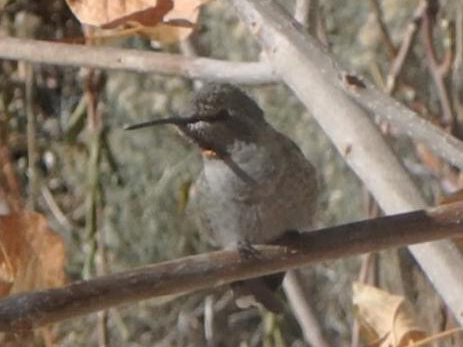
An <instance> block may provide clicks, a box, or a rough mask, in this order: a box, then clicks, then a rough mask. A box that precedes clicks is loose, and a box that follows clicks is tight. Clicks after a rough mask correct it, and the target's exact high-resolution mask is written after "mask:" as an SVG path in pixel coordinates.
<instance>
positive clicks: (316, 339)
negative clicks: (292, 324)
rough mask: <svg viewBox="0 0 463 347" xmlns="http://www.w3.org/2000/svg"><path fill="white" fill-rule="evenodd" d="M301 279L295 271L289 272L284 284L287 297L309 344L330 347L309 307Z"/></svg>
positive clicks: (315, 346)
mask: <svg viewBox="0 0 463 347" xmlns="http://www.w3.org/2000/svg"><path fill="white" fill-rule="evenodd" d="M300 277H301V276H300V274H299V273H298V272H297V271H295V270H292V271H288V272H287V274H286V277H285V280H284V282H283V288H284V290H285V293H286V296H287V297H288V300H289V303H290V305H291V308H292V310H293V312H294V315H295V317H296V319H297V321H298V322H299V325H300V326H301V329H302V333H303V335H304V339H305V341H306V342H307V344H308V345H310V346H313V347H329V346H330V345H329V343H328V342H327V341H326V340H325V338H324V337H323V334H322V329H321V328H320V324H319V323H318V320H317V318H316V316H315V313H314V312H313V309H312V307H311V306H310V305H309V302H308V300H307V296H306V295H305V294H304V292H303V287H302V283H301V279H300ZM300 303H302V305H301V304H300Z"/></svg>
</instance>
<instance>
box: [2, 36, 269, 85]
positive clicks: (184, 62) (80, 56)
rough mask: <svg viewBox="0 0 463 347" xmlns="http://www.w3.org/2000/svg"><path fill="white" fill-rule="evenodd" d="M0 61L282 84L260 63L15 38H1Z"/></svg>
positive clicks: (235, 81)
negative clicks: (19, 61)
mask: <svg viewBox="0 0 463 347" xmlns="http://www.w3.org/2000/svg"><path fill="white" fill-rule="evenodd" d="M0 58H3V59H13V60H24V61H29V62H33V63H46V64H56V65H65V66H85V67H93V68H101V69H116V70H128V71H134V72H142V73H158V74H161V75H173V76H181V77H186V78H193V79H195V78H198V79H202V80H210V81H227V82H234V83H241V84H262V83H271V82H275V81H277V80H278V78H277V77H276V76H275V74H274V73H273V71H272V69H271V68H270V66H269V65H268V64H265V63H259V62H249V63H247V62H246V63H240V62H230V61H224V60H217V59H209V58H195V57H185V56H181V55H178V54H168V53H157V52H148V51H140V50H135V49H121V48H109V47H94V46H93V47H90V46H81V45H70V44H65V43H53V42H45V41H36V40H21V39H15V38H11V37H2V38H0Z"/></svg>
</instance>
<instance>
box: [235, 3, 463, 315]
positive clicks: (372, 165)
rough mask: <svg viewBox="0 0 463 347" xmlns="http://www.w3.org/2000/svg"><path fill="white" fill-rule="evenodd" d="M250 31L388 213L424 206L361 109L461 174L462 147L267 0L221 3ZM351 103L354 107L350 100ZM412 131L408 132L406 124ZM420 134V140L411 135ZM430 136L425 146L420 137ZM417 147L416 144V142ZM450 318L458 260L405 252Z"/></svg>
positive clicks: (462, 300)
mask: <svg viewBox="0 0 463 347" xmlns="http://www.w3.org/2000/svg"><path fill="white" fill-rule="evenodd" d="M229 1H230V2H231V3H233V5H234V6H235V8H236V9H237V11H238V12H239V14H240V15H241V17H242V18H243V19H244V21H245V22H246V23H247V24H248V26H249V27H250V28H251V29H252V30H254V32H255V33H256V35H257V38H258V39H259V42H260V43H261V45H262V47H263V48H264V50H265V51H266V53H267V56H268V60H269V62H270V63H271V64H272V65H273V67H274V68H275V70H276V71H277V72H278V73H279V74H280V75H281V78H282V79H283V81H284V82H285V83H286V84H287V85H288V86H289V87H290V88H291V89H292V90H293V91H294V93H295V94H296V95H297V96H298V97H299V99H300V100H301V101H302V102H303V103H304V105H305V106H306V107H307V109H308V110H309V111H310V112H311V113H312V114H313V116H314V117H315V118H316V119H317V121H318V122H319V123H320V125H321V126H322V128H323V129H324V131H325V132H326V134H327V135H328V136H329V137H330V139H331V140H332V141H333V143H334V145H335V146H336V147H337V149H338V150H339V152H340V153H341V155H343V157H344V158H345V160H346V161H347V163H348V164H349V165H350V167H351V168H352V169H353V170H354V171H355V173H356V174H357V175H358V176H359V177H360V178H361V179H362V181H363V182H364V183H365V186H366V187H367V188H368V190H369V191H370V192H371V193H372V195H373V196H374V198H375V199H376V201H377V202H378V204H379V205H380V206H381V208H382V209H383V210H384V211H385V212H386V213H388V214H393V213H399V212H404V211H410V210H414V209H418V208H423V207H424V206H425V205H426V202H425V200H424V199H423V198H422V196H421V194H420V192H419V190H418V189H417V187H416V186H415V184H414V182H413V180H412V179H411V178H410V177H409V175H408V174H407V173H406V171H405V170H404V168H403V167H402V165H401V164H400V162H399V161H398V159H397V158H396V157H395V155H394V154H393V153H392V151H391V150H390V148H389V146H388V145H387V144H386V143H385V141H384V139H383V138H382V137H381V134H380V133H379V130H378V129H377V128H376V127H375V126H374V124H373V122H372V121H371V119H369V118H368V114H367V113H366V112H365V110H364V109H363V108H362V107H360V106H359V104H360V105H363V106H368V107H367V108H368V109H370V110H372V111H374V112H375V113H377V114H381V115H382V116H383V117H390V119H393V120H394V122H393V123H394V125H398V124H400V125H402V124H406V127H405V125H404V126H401V128H402V130H403V128H406V131H407V134H410V136H412V137H414V138H416V137H415V136H416V135H419V136H420V139H421V138H422V139H423V140H426V142H425V143H427V144H430V145H432V149H433V150H435V151H437V154H438V155H441V154H442V153H440V152H439V149H442V148H443V147H446V151H447V153H446V155H448V154H449V151H450V150H452V156H451V157H448V159H451V160H452V162H454V163H457V162H458V163H459V165H460V167H462V168H463V143H461V142H460V141H458V140H456V139H455V138H453V137H451V136H449V135H448V134H446V133H445V132H444V131H441V130H439V129H438V128H435V127H430V126H429V123H427V122H425V121H424V120H423V119H420V118H419V117H418V116H417V115H416V114H415V113H413V112H411V111H409V110H408V109H407V108H405V107H404V106H403V105H401V104H399V103H398V102H397V101H395V100H393V99H392V98H390V97H389V96H387V95H385V94H384V93H381V92H380V91H378V90H377V89H376V88H374V87H373V86H371V85H369V84H368V83H366V82H363V81H361V80H360V79H358V78H357V77H355V76H351V75H349V74H348V73H346V72H345V71H343V70H342V68H340V67H339V65H338V64H337V63H336V61H335V60H334V58H333V57H332V56H330V55H329V53H327V52H326V51H325V50H324V49H323V47H320V45H318V44H317V42H316V41H315V40H314V39H313V38H311V37H310V36H308V35H307V34H306V33H304V32H303V31H302V30H301V28H300V27H299V26H298V25H297V23H294V21H293V20H292V19H291V18H290V17H289V15H288V14H287V13H285V11H284V10H283V9H282V8H281V7H279V6H278V4H277V3H276V2H275V1H272V0H229ZM367 93H368V94H367ZM349 96H351V97H354V98H355V101H357V102H355V101H353V100H352V98H351V97H349ZM412 124H413V125H412ZM418 131H421V134H418ZM427 131H430V132H433V138H434V140H433V141H435V142H434V143H433V142H430V141H429V140H430V137H428V138H427V139H426V137H425V136H423V134H424V133H425V132H427ZM423 142H424V141H423ZM410 250H411V252H412V253H413V255H414V257H415V258H416V259H417V261H418V263H419V264H420V265H421V267H422V268H423V270H424V272H425V273H426V275H427V276H428V277H429V279H430V280H431V282H432V283H433V285H434V286H435V288H436V289H437V291H438V293H439V294H440V295H441V296H442V297H443V299H444V301H445V302H446V304H447V305H448V307H449V308H450V309H451V310H452V311H453V312H454V314H455V317H456V319H457V320H458V321H459V322H460V324H463V315H462V313H463V295H461V293H458V292H457V291H455V290H454V288H460V287H463V271H462V269H463V256H462V254H461V253H460V252H459V251H458V249H457V248H456V246H455V245H454V244H453V243H452V242H450V241H441V242H436V243H432V244H426V245H417V246H412V247H410Z"/></svg>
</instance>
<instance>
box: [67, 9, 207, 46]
mask: <svg viewBox="0 0 463 347" xmlns="http://www.w3.org/2000/svg"><path fill="white" fill-rule="evenodd" d="M66 1H67V4H68V5H69V7H70V8H71V10H72V12H73V13H74V15H75V16H76V17H77V18H78V19H79V21H80V22H81V23H84V24H89V25H93V26H97V27H100V28H102V29H114V28H118V29H120V34H121V35H126V34H127V32H128V33H138V34H142V35H145V36H148V37H149V38H151V39H153V40H156V41H159V42H164V43H167V42H174V41H179V40H182V39H184V38H186V37H187V36H188V35H190V34H191V32H192V31H193V29H194V28H195V26H196V22H197V19H198V13H199V6H201V5H202V4H204V3H206V2H208V1H211V0H155V3H156V4H155V5H154V6H153V2H154V0H117V1H116V0H107V1H99V0H66ZM127 29H128V30H127ZM112 36H114V35H112ZM103 37H104V36H103Z"/></svg>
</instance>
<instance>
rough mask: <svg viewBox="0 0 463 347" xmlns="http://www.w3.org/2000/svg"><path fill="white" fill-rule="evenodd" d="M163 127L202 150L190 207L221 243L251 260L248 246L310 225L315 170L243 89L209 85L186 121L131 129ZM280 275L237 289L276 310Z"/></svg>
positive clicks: (167, 120)
mask: <svg viewBox="0 0 463 347" xmlns="http://www.w3.org/2000/svg"><path fill="white" fill-rule="evenodd" d="M159 124H174V125H175V126H176V127H177V128H178V130H179V131H180V132H181V133H182V134H183V135H184V136H186V137H187V138H188V139H190V140H191V141H192V142H193V143H194V144H196V145H197V146H198V147H199V148H200V149H201V153H202V157H203V169H202V171H201V173H200V175H199V177H198V179H197V180H196V183H195V186H194V187H195V189H194V192H195V193H194V194H193V196H192V204H193V205H194V209H195V210H196V214H197V219H198V221H199V228H200V230H201V231H205V232H206V233H207V235H209V236H210V238H211V239H212V240H213V241H214V242H215V244H217V245H218V246H220V247H224V248H227V247H231V246H232V247H235V246H237V247H238V249H239V250H241V252H240V254H243V256H246V254H248V255H249V254H251V256H252V254H253V252H252V251H251V252H249V250H250V247H251V246H250V245H252V244H266V243H270V242H273V241H275V240H277V239H279V238H281V237H282V236H284V235H285V233H286V232H288V231H301V230H304V228H308V227H309V226H310V225H311V224H312V219H313V215H314V210H315V205H316V201H317V196H318V182H317V178H316V176H317V175H316V170H315V168H314V167H313V165H312V164H311V163H310V161H309V160H307V158H306V157H305V156H304V154H303V153H302V152H301V150H300V149H299V147H297V145H296V144H295V143H294V142H293V141H291V140H290V139H289V138H288V137H286V136H285V135H283V134H282V133H280V132H278V131H277V130H275V129H274V128H273V127H272V126H271V125H270V124H269V123H267V122H266V120H265V118H264V113H263V111H262V109H261V108H260V107H259V106H258V105H257V104H256V102H255V101H254V100H252V99H251V98H250V97H249V96H247V95H246V94H245V93H243V92H242V91H241V90H240V89H238V88H237V87H235V86H233V85H230V84H207V85H205V86H204V87H203V88H202V89H201V90H199V91H198V92H197V93H196V94H195V95H194V97H193V100H192V102H191V104H190V105H189V107H188V108H187V111H186V115H185V117H172V118H165V119H158V120H154V121H149V122H145V123H140V124H136V125H133V126H129V127H127V128H126V129H138V128H141V127H147V126H152V125H159ZM251 249H252V247H251ZM254 256H255V255H254ZM282 277H283V276H281V275H278V274H277V275H276V276H275V275H270V276H264V277H260V278H256V279H251V280H245V281H240V282H237V283H234V284H233V285H232V287H233V288H234V290H235V291H236V292H237V293H239V295H245V296H252V297H254V299H255V300H256V301H258V302H260V303H261V304H263V305H264V306H265V307H266V308H267V309H269V310H271V311H274V312H278V311H281V310H282V305H281V302H280V301H279V300H278V299H277V298H276V297H275V296H274V293H273V289H274V288H272V287H275V285H277V284H278V283H281V280H282ZM237 302H238V303H239V302H240V301H237ZM241 304H243V300H241Z"/></svg>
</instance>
